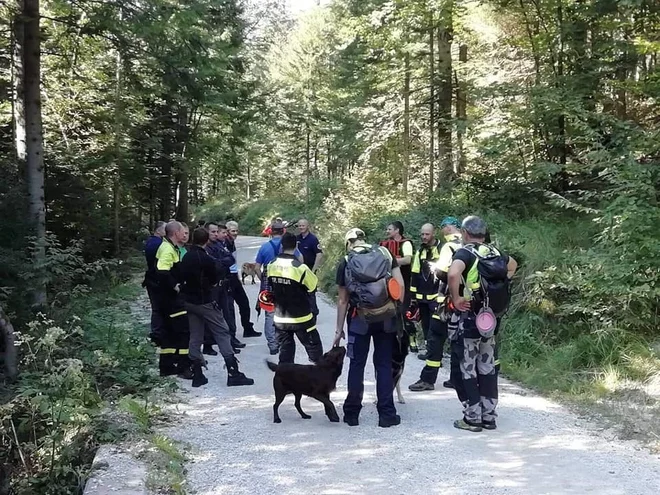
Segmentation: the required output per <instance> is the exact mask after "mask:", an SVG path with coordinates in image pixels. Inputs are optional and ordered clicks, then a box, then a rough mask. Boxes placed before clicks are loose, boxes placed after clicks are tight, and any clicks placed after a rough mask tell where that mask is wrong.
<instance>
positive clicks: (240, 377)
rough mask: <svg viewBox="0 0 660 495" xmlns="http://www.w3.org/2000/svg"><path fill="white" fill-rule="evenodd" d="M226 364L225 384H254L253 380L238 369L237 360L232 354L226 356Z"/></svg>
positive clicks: (231, 385) (232, 385)
mask: <svg viewBox="0 0 660 495" xmlns="http://www.w3.org/2000/svg"><path fill="white" fill-rule="evenodd" d="M225 363H226V364H227V386H228V387H240V386H241V385H254V380H253V379H252V378H248V377H247V376H245V375H244V374H243V373H241V372H240V371H239V370H238V361H237V360H236V358H235V357H234V356H231V357H226V358H225Z"/></svg>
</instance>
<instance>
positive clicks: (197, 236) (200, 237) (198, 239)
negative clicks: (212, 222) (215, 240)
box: [192, 227, 209, 246]
mask: <svg viewBox="0 0 660 495" xmlns="http://www.w3.org/2000/svg"><path fill="white" fill-rule="evenodd" d="M192 241H193V244H194V245H195V246H203V245H204V244H206V243H207V242H209V231H208V230H206V229H205V228H204V227H197V228H196V229H195V231H194V232H193V235H192Z"/></svg>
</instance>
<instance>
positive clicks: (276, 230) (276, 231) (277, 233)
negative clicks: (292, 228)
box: [270, 227, 284, 235]
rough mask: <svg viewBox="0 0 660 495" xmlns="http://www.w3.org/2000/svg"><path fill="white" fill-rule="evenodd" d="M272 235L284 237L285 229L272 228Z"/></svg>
mask: <svg viewBox="0 0 660 495" xmlns="http://www.w3.org/2000/svg"><path fill="white" fill-rule="evenodd" d="M270 233H271V234H275V235H282V234H283V233H284V227H282V228H279V227H278V228H272V227H271V229H270Z"/></svg>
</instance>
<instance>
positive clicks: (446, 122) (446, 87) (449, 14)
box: [438, 0, 454, 183]
mask: <svg viewBox="0 0 660 495" xmlns="http://www.w3.org/2000/svg"><path fill="white" fill-rule="evenodd" d="M440 12H441V13H440V24H439V26H438V76H439V82H440V91H439V95H438V160H439V171H438V183H442V182H443V181H445V180H450V179H451V178H452V176H453V172H454V168H453V160H452V154H453V149H452V136H451V134H452V121H451V114H452V112H451V110H452V100H453V87H452V78H453V74H452V60H451V43H452V38H453V34H454V25H453V15H454V2H453V0H448V1H447V2H446V3H445V4H444V6H443V8H442V9H441V11H440Z"/></svg>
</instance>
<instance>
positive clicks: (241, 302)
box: [224, 221, 261, 339]
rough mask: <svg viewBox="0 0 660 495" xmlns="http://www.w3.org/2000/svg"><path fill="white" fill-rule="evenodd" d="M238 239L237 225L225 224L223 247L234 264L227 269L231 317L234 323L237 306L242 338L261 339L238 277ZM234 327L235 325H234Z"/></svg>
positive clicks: (232, 222) (230, 222) (232, 223)
mask: <svg viewBox="0 0 660 495" xmlns="http://www.w3.org/2000/svg"><path fill="white" fill-rule="evenodd" d="M237 238H238V223H237V222H234V221H229V222H227V238H226V239H225V241H224V242H225V246H227V249H228V250H229V252H230V253H231V255H232V256H233V257H234V263H233V264H232V265H231V267H229V289H230V296H231V298H232V303H231V304H230V309H231V313H232V314H231V317H232V318H233V319H234V322H235V321H236V312H235V311H234V303H236V305H237V306H238V312H239V313H240V316H241V326H242V327H243V338H244V339H248V338H251V337H261V332H257V331H256V330H255V329H254V325H253V324H252V321H251V320H250V317H251V315H252V313H251V309H250V299H249V298H248V296H247V294H246V293H245V288H244V287H243V284H242V283H241V280H240V278H239V276H238V258H237V256H236V239H237ZM234 325H235V323H234Z"/></svg>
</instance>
